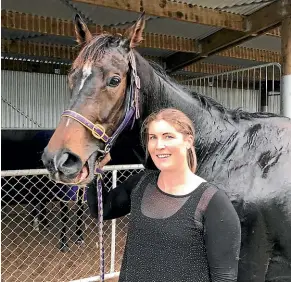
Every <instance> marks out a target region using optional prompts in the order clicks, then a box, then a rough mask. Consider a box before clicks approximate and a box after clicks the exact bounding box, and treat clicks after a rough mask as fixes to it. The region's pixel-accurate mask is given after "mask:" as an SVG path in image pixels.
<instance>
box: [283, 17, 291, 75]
mask: <svg viewBox="0 0 291 282" xmlns="http://www.w3.org/2000/svg"><path fill="white" fill-rule="evenodd" d="M281 48H282V75H291V17H289V18H287V19H286V20H284V21H283V25H282V44H281Z"/></svg>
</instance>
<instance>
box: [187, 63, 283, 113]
mask: <svg viewBox="0 0 291 282" xmlns="http://www.w3.org/2000/svg"><path fill="white" fill-rule="evenodd" d="M280 80H281V65H280V64H278V63H271V64H265V65H260V66H255V67H250V68H244V69H238V70H234V71H229V72H224V73H220V74H214V75H209V76H204V77H198V78H194V79H189V80H185V81H183V82H182V83H183V84H184V85H187V86H188V87H189V88H190V89H191V90H193V91H195V92H197V93H201V94H204V95H207V96H210V97H212V98H213V99H214V100H216V101H218V102H219V103H221V104H222V105H224V106H225V107H227V108H231V109H234V108H242V109H243V110H246V111H249V112H259V111H267V112H273V113H276V114H280Z"/></svg>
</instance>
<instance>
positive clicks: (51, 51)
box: [1, 39, 240, 74]
mask: <svg viewBox="0 0 291 282" xmlns="http://www.w3.org/2000/svg"><path fill="white" fill-rule="evenodd" d="M1 52H2V55H4V56H5V55H6V56H8V57H9V56H15V55H16V56H17V57H21V56H25V57H30V58H38V59H40V58H42V59H43V60H46V59H47V60H56V61H59V62H61V61H67V62H72V61H73V60H74V59H75V58H76V56H77V54H78V50H77V49H76V48H74V47H71V46H63V45H57V44H44V43H39V42H29V41H21V40H5V39H4V40H2V41H1ZM144 57H145V58H146V59H147V60H152V61H155V62H157V63H159V64H162V62H163V61H162V58H160V57H153V56H144ZM4 62H6V66H7V67H9V69H10V70H13V69H11V68H13V66H16V65H18V67H15V69H14V70H24V71H29V70H26V69H27V68H28V66H30V63H29V62H27V61H23V62H22V61H18V60H4ZM21 62H22V63H21ZM39 64H40V65H41V64H42V63H39ZM32 65H33V66H32V67H30V69H39V70H40V72H47V68H46V67H41V66H39V67H37V65H38V63H33V64H32ZM44 65H46V64H44ZM2 66H3V65H2ZM238 68H240V66H231V65H219V64H211V63H202V62H199V63H194V64H191V65H189V66H187V67H185V68H184V69H183V70H184V71H185V72H189V73H204V74H213V73H222V72H226V71H231V70H235V69H238ZM4 69H5V68H4ZM49 69H50V68H49Z"/></svg>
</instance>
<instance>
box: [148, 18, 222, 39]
mask: <svg viewBox="0 0 291 282" xmlns="http://www.w3.org/2000/svg"><path fill="white" fill-rule="evenodd" d="M220 29H221V28H219V27H211V26H206V25H201V24H194V23H190V22H182V21H176V20H172V19H168V18H158V19H152V20H149V21H147V23H146V27H145V31H146V32H153V33H160V34H167V35H175V36H180V37H186V38H193V39H202V38H204V37H206V36H208V35H210V34H212V33H214V32H216V31H218V30H220Z"/></svg>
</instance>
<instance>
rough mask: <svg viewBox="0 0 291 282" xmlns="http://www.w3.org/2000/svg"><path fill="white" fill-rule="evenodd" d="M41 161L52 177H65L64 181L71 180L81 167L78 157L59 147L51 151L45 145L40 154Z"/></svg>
mask: <svg viewBox="0 0 291 282" xmlns="http://www.w3.org/2000/svg"><path fill="white" fill-rule="evenodd" d="M42 162H43V164H44V166H45V167H46V168H47V170H48V171H49V172H50V174H51V177H52V178H60V179H55V180H57V181H59V180H62V179H65V181H66V182H68V181H70V180H73V179H75V178H76V177H77V176H78V174H80V172H81V170H82V168H83V164H82V160H81V159H80V157H79V156H77V155H76V154H74V153H72V152H71V151H70V150H68V149H61V150H59V151H56V152H54V153H51V152H49V151H48V148H47V147H46V148H45V149H44V152H43V155H42ZM57 175H58V177H57Z"/></svg>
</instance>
